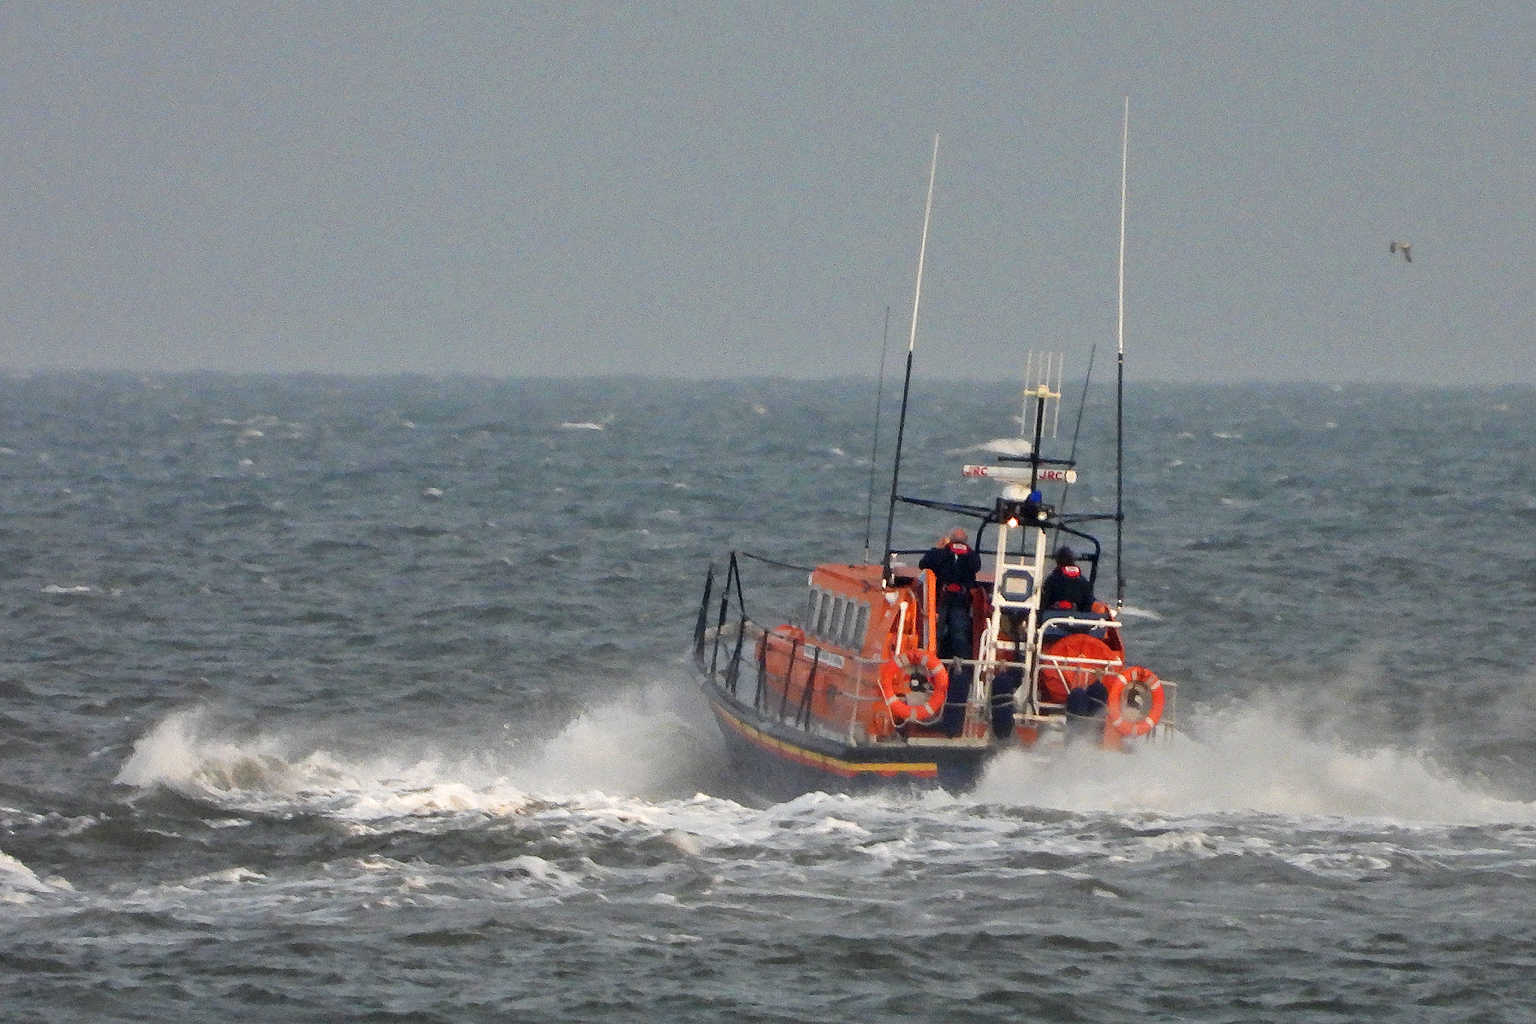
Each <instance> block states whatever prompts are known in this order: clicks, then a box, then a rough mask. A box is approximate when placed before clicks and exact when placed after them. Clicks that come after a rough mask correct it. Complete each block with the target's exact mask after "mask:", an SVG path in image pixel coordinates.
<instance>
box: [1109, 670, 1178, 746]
mask: <svg viewBox="0 0 1536 1024" xmlns="http://www.w3.org/2000/svg"><path fill="white" fill-rule="evenodd" d="M1104 681H1105V682H1106V683H1107V684H1108V685H1109V695H1108V696H1107V697H1106V698H1105V700H1104V704H1105V707H1107V708H1108V711H1109V727H1110V728H1111V729H1113V730H1115V731H1116V732H1118V733H1119V734H1120V735H1121V736H1145V735H1146V734H1147V733H1149V732H1151V731H1152V729H1153V728H1154V727H1155V726H1156V725H1157V723H1158V722H1160V721H1162V719H1163V700H1164V696H1163V683H1162V680H1160V679H1158V678H1157V673H1156V672H1153V671H1152V670H1151V669H1149V668H1142V667H1141V666H1140V665H1132V666H1131V667H1130V668H1128V669H1126V670H1125V671H1124V672H1111V673H1109V674H1107V675H1105V676H1104Z"/></svg>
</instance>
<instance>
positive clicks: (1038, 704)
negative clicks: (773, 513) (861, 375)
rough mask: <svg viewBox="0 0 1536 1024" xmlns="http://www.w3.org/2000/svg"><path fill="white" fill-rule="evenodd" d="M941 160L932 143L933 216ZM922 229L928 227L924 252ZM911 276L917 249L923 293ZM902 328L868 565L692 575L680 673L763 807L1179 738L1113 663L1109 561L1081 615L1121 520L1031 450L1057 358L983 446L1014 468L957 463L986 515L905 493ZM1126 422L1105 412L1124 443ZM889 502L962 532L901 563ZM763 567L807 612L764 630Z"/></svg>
mask: <svg viewBox="0 0 1536 1024" xmlns="http://www.w3.org/2000/svg"><path fill="white" fill-rule="evenodd" d="M937 160H938V148H937V141H935V148H934V168H933V169H932V170H930V178H929V207H928V210H929V211H931V204H932V197H933V179H934V174H935V172H936V168H937ZM927 234H928V212H925V214H924V222H923V238H924V240H925V242H924V246H925V247H926V239H927ZM923 262H924V260H923V253H922V252H921V251H920V252H919V256H918V267H919V272H918V288H917V295H919V296H920V295H921V292H922V271H921V268H922V266H923ZM912 323H913V328H912V344H911V345H910V346H909V349H908V357H907V376H906V380H905V382H904V384H903V394H902V404H901V408H902V418H901V421H900V423H899V424H898V428H897V435H896V454H895V458H894V459H893V464H892V470H891V472H892V479H891V492H890V493H891V499H890V505H889V508H888V514H887V517H886V524H887V525H886V536H885V542H884V544H883V545H882V548H881V549H880V551H881V558H880V560H879V561H866V562H863V563H840V562H829V563H824V564H820V565H816V566H797V565H794V564H791V563H787V562H784V561H782V560H777V559H773V558H768V557H764V556H761V555H756V554H751V553H748V552H731V553H730V554H729V555H728V557H727V558H726V559H725V561H724V562H723V564H721V565H718V566H717V565H713V564H712V565H711V566H710V568H709V571H708V573H707V575H706V577H705V583H704V593H703V598H702V600H701V601H700V604H699V611H698V617H697V619H696V622H695V625H694V634H693V662H694V665H695V666H696V668H697V670H698V672H699V674H700V677H701V680H702V688H703V692H704V695H705V698H706V699H707V700H708V702H709V706H710V708H711V709H712V711H713V712H714V715H715V717H716V718H717V719H718V721H719V723H720V728H721V731H722V734H723V735H724V737H725V741H726V749H727V752H728V753H729V755H730V757H731V760H732V762H733V763H734V764H735V765H736V767H737V770H738V774H739V776H740V778H741V780H742V782H743V783H744V784H745V785H746V786H747V787H748V788H750V789H752V790H755V791H756V792H758V793H759V794H761V795H763V796H765V797H768V798H770V799H784V798H789V797H793V796H796V795H798V794H800V793H804V792H809V791H813V790H825V791H834V792H863V791H867V790H872V789H889V788H896V787H907V788H910V787H929V786H940V787H943V788H945V789H949V790H953V791H957V792H958V791H963V790H966V789H968V788H970V787H971V786H973V785H974V784H975V783H976V781H977V779H978V778H980V776H981V774H982V772H983V771H985V770H986V768H987V765H988V764H989V762H990V761H991V760H992V759H993V758H994V757H996V756H997V755H998V754H999V753H1001V752H1002V751H1004V750H1008V749H1018V748H1020V747H1021V746H1022V747H1030V748H1033V749H1034V750H1035V751H1042V750H1046V749H1049V748H1051V747H1052V746H1053V745H1054V746H1065V745H1066V744H1068V743H1077V742H1086V741H1093V740H1096V741H1097V743H1098V745H1099V746H1101V747H1104V748H1106V749H1108V750H1115V751H1134V749H1135V748H1136V746H1138V745H1141V744H1145V743H1149V742H1155V741H1156V740H1157V739H1159V738H1160V737H1161V736H1163V735H1165V734H1166V733H1167V732H1168V730H1169V729H1170V728H1171V726H1172V723H1173V719H1174V710H1175V703H1176V702H1175V699H1174V697H1175V693H1176V691H1177V687H1176V686H1175V685H1174V684H1173V683H1172V682H1170V681H1168V680H1165V679H1159V678H1158V677H1157V676H1156V675H1155V674H1153V673H1152V672H1151V670H1149V669H1146V668H1142V667H1140V666H1131V665H1129V664H1128V662H1127V660H1126V650H1125V646H1124V644H1123V642H1122V639H1121V629H1122V622H1121V620H1120V617H1119V614H1118V609H1119V608H1120V607H1121V603H1122V601H1123V594H1124V580H1123V578H1121V572H1120V562H1121V559H1120V553H1119V551H1118V548H1117V551H1116V553H1115V559H1114V564H1115V567H1116V573H1115V576H1116V579H1115V586H1114V604H1113V606H1111V605H1110V604H1109V603H1107V602H1102V603H1101V602H1095V601H1093V597H1094V595H1095V594H1096V593H1097V591H1098V589H1100V588H1099V583H1100V579H1099V578H1100V571H1099V570H1100V566H1101V564H1103V563H1102V557H1101V556H1102V555H1103V553H1104V552H1103V550H1102V546H1101V544H1100V542H1099V540H1098V538H1097V537H1096V536H1095V535H1094V533H1093V532H1092V531H1093V527H1094V524H1095V523H1103V522H1106V521H1112V522H1114V523H1115V524H1116V529H1115V535H1116V542H1117V546H1118V541H1119V536H1120V533H1121V529H1120V527H1121V524H1123V522H1124V519H1125V517H1124V514H1123V511H1122V508H1123V506H1122V504H1121V501H1120V495H1119V493H1118V485H1117V493H1116V511H1115V512H1114V513H1113V514H1107V513H1074V512H1071V511H1069V510H1068V509H1067V506H1066V499H1067V495H1068V489H1069V487H1070V485H1071V484H1072V483H1073V482H1075V481H1076V479H1077V469H1076V462H1075V460H1074V459H1073V458H1071V457H1067V458H1060V457H1050V456H1047V455H1045V454H1044V453H1043V448H1044V444H1045V442H1046V441H1047V440H1048V439H1049V438H1048V437H1047V429H1046V426H1047V424H1054V423H1055V422H1056V420H1057V415H1056V414H1057V413H1058V412H1059V403H1060V399H1061V394H1062V380H1061V378H1062V366H1063V360H1062V359H1061V357H1060V356H1059V355H1057V354H1053V353H1047V354H1044V355H1040V356H1036V355H1034V354H1031V355H1030V357H1029V359H1028V360H1027V362H1026V364H1025V367H1024V375H1023V376H1024V394H1023V398H1024V410H1025V415H1024V416H1023V417H1022V418H1021V422H1022V423H1023V424H1024V425H1025V431H1026V432H1025V433H1024V435H1023V436H1021V437H1020V438H1018V439H1017V443H1010V444H1008V445H1005V446H994V447H1001V448H1002V449H1004V450H1005V451H1006V452H1008V453H1021V454H998V455H997V456H996V457H995V458H994V459H993V460H992V461H991V462H988V463H978V464H968V465H962V466H961V467H959V470H960V472H959V475H960V478H961V480H962V484H961V486H974V485H987V486H990V487H992V488H993V489H994V490H993V493H992V497H991V500H990V501H988V502H986V503H967V502H956V501H944V500H936V499H928V498H918V497H911V496H906V495H902V494H900V492H899V485H900V467H901V456H902V451H903V437H904V434H905V425H906V411H907V396H908V391H909V389H910V385H911V378H912V366H913V351H914V350H915V344H916V335H917V329H916V324H917V302H916V299H915V298H914V303H913V312H912ZM1121 365H1122V366H1123V360H1122V361H1121ZM1120 384H1121V386H1120V387H1119V388H1117V390H1116V395H1117V402H1118V400H1119V396H1120V395H1123V392H1124V387H1123V384H1124V381H1123V378H1122V380H1121V382H1120ZM1084 393H1085V395H1086V393H1087V389H1086V387H1085V389H1084ZM1121 422H1123V417H1122V416H1121V415H1120V410H1119V408H1118V406H1117V410H1116V425H1117V429H1118V425H1119V424H1120V423H1121ZM976 450H986V449H983V448H978V449H976ZM1117 450H1123V446H1117ZM1120 477H1121V474H1119V473H1117V474H1116V479H1117V481H1118V479H1120ZM1058 489H1059V494H1060V497H1059V499H1057V500H1056V501H1051V500H1049V499H1048V498H1047V496H1046V494H1047V492H1053V493H1054V492H1056V491H1057V490H1058ZM871 492H872V494H873V488H871ZM898 507H901V508H905V509H908V510H914V509H916V510H922V511H924V512H926V513H929V514H937V515H938V516H941V517H943V520H944V522H945V524H946V525H947V526H953V524H954V522H955V521H956V520H961V521H965V522H967V523H968V524H969V526H968V527H956V528H955V529H956V530H957V531H958V533H959V534H960V537H958V538H955V539H953V540H952V541H946V542H943V543H944V545H945V546H943V547H941V546H939V545H935V546H934V547H933V548H931V549H927V548H916V549H913V548H902V547H900V546H898V545H896V544H894V543H893V540H892V538H893V528H894V523H895V519H896V511H897V509H898ZM932 528H933V527H924V529H925V530H926V529H932ZM867 548H868V543H867V541H866V549H867ZM759 572H795V573H799V574H801V575H802V577H803V578H804V579H805V580H806V586H807V589H806V593H805V596H804V600H803V603H801V604H800V605H799V607H798V608H793V609H780V610H779V611H778V612H777V613H776V617H775V618H774V619H768V620H761V619H758V618H757V617H755V615H754V614H753V613H751V612H749V611H748V608H749V603H748V602H747V600H746V595H747V593H748V591H749V590H753V589H754V587H755V580H756V576H757V574H758V573H759ZM749 577H752V578H751V579H749ZM775 590H776V592H780V593H782V592H783V590H784V588H783V587H782V586H779V587H776V588H775ZM750 607H754V608H755V607H756V605H755V604H754V605H750ZM775 623H776V624H775Z"/></svg>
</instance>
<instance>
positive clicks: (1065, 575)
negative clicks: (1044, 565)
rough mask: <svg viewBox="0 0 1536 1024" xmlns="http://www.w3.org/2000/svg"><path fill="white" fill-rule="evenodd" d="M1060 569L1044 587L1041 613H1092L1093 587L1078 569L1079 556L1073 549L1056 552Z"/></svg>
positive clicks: (1057, 564) (1055, 571) (1041, 591)
mask: <svg viewBox="0 0 1536 1024" xmlns="http://www.w3.org/2000/svg"><path fill="white" fill-rule="evenodd" d="M1052 557H1053V558H1054V559H1055V561H1056V568H1055V569H1052V570H1051V573H1050V575H1048V576H1046V578H1045V584H1044V585H1043V586H1042V587H1041V588H1040V611H1041V614H1042V615H1049V614H1050V613H1051V612H1068V613H1070V612H1089V611H1092V610H1093V584H1092V583H1091V582H1090V581H1089V579H1088V577H1087V576H1084V575H1083V570H1082V569H1080V568H1079V567H1078V564H1077V554H1076V553H1075V552H1074V551H1073V550H1072V549H1071V548H1069V547H1060V548H1057V549H1056V554H1055V555H1054V556H1052Z"/></svg>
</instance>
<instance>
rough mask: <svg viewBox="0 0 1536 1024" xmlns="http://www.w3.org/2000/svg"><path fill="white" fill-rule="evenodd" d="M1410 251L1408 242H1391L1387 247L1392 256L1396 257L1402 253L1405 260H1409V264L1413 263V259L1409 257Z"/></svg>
mask: <svg viewBox="0 0 1536 1024" xmlns="http://www.w3.org/2000/svg"><path fill="white" fill-rule="evenodd" d="M1408 249H1409V245H1408V243H1407V242H1391V243H1389V244H1388V245H1387V252H1388V253H1389V254H1390V255H1393V256H1396V255H1397V254H1398V253H1402V254H1403V259H1405V260H1407V261H1408V262H1409V263H1412V262H1413V257H1412V256H1410V255H1408Z"/></svg>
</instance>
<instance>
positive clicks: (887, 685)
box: [880, 651, 949, 725]
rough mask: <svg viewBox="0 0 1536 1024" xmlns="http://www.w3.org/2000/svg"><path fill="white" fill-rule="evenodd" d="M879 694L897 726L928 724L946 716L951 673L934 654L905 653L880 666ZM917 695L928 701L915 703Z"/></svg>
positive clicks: (929, 652) (927, 652) (928, 652)
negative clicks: (946, 698) (895, 720)
mask: <svg viewBox="0 0 1536 1024" xmlns="http://www.w3.org/2000/svg"><path fill="white" fill-rule="evenodd" d="M880 692H881V694H882V695H883V696H884V697H885V705H886V707H888V708H890V709H891V714H892V715H893V716H895V717H896V719H897V723H898V724H903V723H905V722H916V723H917V724H918V725H927V724H929V723H930V722H933V721H936V720H937V719H938V717H939V716H940V715H942V714H943V713H944V698H945V697H947V696H949V671H948V670H947V669H946V668H945V667H944V663H943V662H941V661H940V660H939V658H938V655H936V654H934V653H933V652H932V651H910V652H904V653H901V654H898V655H896V656H895V657H893V658H891V659H890V660H889V661H887V662H885V663H884V664H883V665H881V666H880ZM918 696H925V697H926V699H925V700H923V701H921V702H920V703H915V704H914V703H913V699H914V698H915V697H918Z"/></svg>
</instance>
